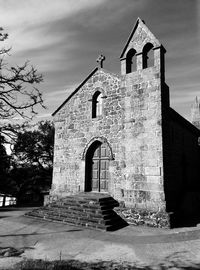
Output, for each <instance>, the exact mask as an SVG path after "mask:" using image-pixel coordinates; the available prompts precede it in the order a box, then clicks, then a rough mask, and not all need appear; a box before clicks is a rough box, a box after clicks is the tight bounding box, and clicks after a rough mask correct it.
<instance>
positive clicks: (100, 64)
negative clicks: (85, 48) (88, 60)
mask: <svg viewBox="0 0 200 270" xmlns="http://www.w3.org/2000/svg"><path fill="white" fill-rule="evenodd" d="M105 59H106V58H105V56H104V55H102V54H100V55H99V57H98V58H97V63H98V64H99V67H100V68H103V61H104V60H105Z"/></svg>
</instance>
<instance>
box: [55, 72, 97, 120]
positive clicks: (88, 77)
mask: <svg viewBox="0 0 200 270" xmlns="http://www.w3.org/2000/svg"><path fill="white" fill-rule="evenodd" d="M98 69H99V68H98V67H96V68H95V69H93V71H92V72H91V73H90V74H89V75H88V76H87V77H86V78H85V80H83V81H82V82H81V83H80V84H79V86H78V87H77V88H76V89H75V90H74V91H73V92H72V93H71V94H70V95H69V96H68V97H67V98H66V100H65V101H64V102H63V103H62V104H61V105H60V106H59V107H58V108H57V109H56V110H55V111H54V112H53V113H52V116H54V115H55V114H56V113H57V112H58V111H59V110H60V109H61V108H62V107H63V106H64V105H65V104H66V103H67V102H68V101H69V100H70V99H71V98H72V97H73V96H74V95H75V94H76V93H77V92H78V90H79V89H80V88H81V87H82V86H83V85H84V84H85V83H86V82H87V81H88V80H89V79H90V77H92V75H93V74H94V73H96V72H97V70H98Z"/></svg>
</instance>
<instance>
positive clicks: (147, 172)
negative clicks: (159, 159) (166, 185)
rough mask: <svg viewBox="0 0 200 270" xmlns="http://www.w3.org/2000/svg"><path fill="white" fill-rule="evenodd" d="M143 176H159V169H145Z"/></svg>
mask: <svg viewBox="0 0 200 270" xmlns="http://www.w3.org/2000/svg"><path fill="white" fill-rule="evenodd" d="M144 171H145V175H152V176H156V175H157V176H160V175H161V168H160V167H145V169H144Z"/></svg>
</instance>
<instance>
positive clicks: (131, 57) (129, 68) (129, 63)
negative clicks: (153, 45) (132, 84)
mask: <svg viewBox="0 0 200 270" xmlns="http://www.w3.org/2000/svg"><path fill="white" fill-rule="evenodd" d="M135 54H136V50H134V49H130V50H129V51H128V53H127V55H126V74H128V73H131V72H133V71H136V70H137V63H136V57H135Z"/></svg>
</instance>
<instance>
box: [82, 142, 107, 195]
mask: <svg viewBox="0 0 200 270" xmlns="http://www.w3.org/2000/svg"><path fill="white" fill-rule="evenodd" d="M109 151H110V149H109V147H108V145H107V144H106V143H101V142H96V143H94V145H92V146H91V147H90V149H88V154H87V155H86V191H96V192H107V191H108V179H109V153H110V152H109Z"/></svg>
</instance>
